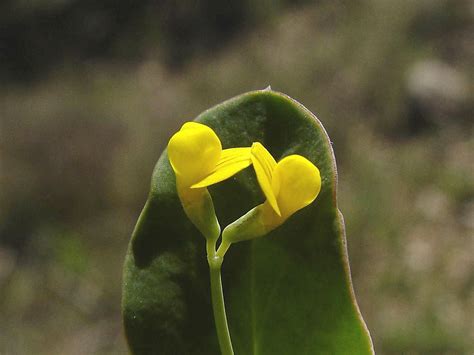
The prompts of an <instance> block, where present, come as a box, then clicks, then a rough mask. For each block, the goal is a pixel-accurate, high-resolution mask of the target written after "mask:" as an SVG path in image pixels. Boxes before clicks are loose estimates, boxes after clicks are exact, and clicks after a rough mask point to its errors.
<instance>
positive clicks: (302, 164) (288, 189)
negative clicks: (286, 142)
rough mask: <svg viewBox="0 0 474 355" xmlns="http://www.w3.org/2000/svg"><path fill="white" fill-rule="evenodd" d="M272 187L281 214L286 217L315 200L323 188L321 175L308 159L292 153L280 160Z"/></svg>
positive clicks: (274, 173)
mask: <svg viewBox="0 0 474 355" xmlns="http://www.w3.org/2000/svg"><path fill="white" fill-rule="evenodd" d="M272 187H273V189H274V191H275V193H276V196H277V201H278V206H279V207H280V210H281V216H282V217H283V218H285V219H286V218H288V217H289V216H291V215H292V214H293V213H295V212H296V211H298V210H300V209H302V208H303V207H305V206H307V205H309V204H310V203H311V202H313V201H314V200H315V198H316V197H317V196H318V194H319V191H320V190H321V176H320V174H319V170H318V168H317V167H316V166H314V164H313V163H311V162H310V161H309V160H308V159H306V158H304V157H302V156H301V155H290V156H288V157H286V158H284V159H282V160H281V161H279V162H278V164H277V166H276V168H275V170H274V172H273V183H272Z"/></svg>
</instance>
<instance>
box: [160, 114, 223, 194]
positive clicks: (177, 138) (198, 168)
mask: <svg viewBox="0 0 474 355" xmlns="http://www.w3.org/2000/svg"><path fill="white" fill-rule="evenodd" d="M221 151H222V145H221V142H220V140H219V138H218V137H217V135H216V134H215V132H214V131H213V130H212V129H211V128H209V127H207V126H205V125H203V124H200V123H197V122H187V123H185V124H184V125H183V127H181V130H180V131H179V132H177V133H176V134H175V135H174V136H173V137H171V139H170V141H169V143H168V157H169V161H170V163H171V166H172V167H173V170H174V171H175V173H176V175H177V177H178V178H179V179H180V180H181V183H182V184H183V185H185V186H191V185H192V184H194V183H196V182H198V181H200V180H202V179H203V178H204V177H205V176H206V175H208V174H209V173H210V172H212V171H213V169H214V168H215V166H216V164H217V162H218V161H219V158H220V156H221Z"/></svg>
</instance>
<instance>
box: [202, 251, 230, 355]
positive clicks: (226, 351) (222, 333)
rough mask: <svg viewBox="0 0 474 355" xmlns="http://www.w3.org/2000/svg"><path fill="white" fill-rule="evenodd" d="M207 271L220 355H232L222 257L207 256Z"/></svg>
mask: <svg viewBox="0 0 474 355" xmlns="http://www.w3.org/2000/svg"><path fill="white" fill-rule="evenodd" d="M208 262H209V271H210V274H211V298H212V308H213V310H214V321H215V323H216V331H217V338H218V339H219V346H220V348H221V353H222V355H234V350H233V349H232V341H231V340H230V333H229V327H228V325H227V316H226V314H225V305H224V294H223V292H222V281H221V265H222V258H221V257H219V256H217V255H216V256H214V257H208Z"/></svg>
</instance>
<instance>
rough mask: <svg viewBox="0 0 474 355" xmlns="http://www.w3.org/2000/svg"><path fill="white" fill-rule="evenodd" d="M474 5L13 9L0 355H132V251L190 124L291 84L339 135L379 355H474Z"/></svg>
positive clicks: (273, 2) (1, 124)
mask: <svg viewBox="0 0 474 355" xmlns="http://www.w3.org/2000/svg"><path fill="white" fill-rule="evenodd" d="M473 19H474V6H473V3H472V2H471V1H468V0H466V1H463V0H419V1H410V0H352V1H342V0H321V1H305V0H299V1H289V0H263V1H258V2H255V1H250V0H244V1H240V2H232V3H231V2H226V1H220V0H208V1H192V0H184V1H167V0H162V1H153V0H141V1H133V0H104V1H93V0H35V1H27V0H4V1H2V2H1V3H0V353H1V354H15V355H16V354H125V353H126V352H127V349H126V344H125V341H124V338H123V334H122V328H121V316H120V299H121V273H122V262H123V259H124V255H125V251H126V248H127V243H128V240H129V237H130V234H131V232H132V229H133V227H134V224H135V221H136V219H137V217H138V215H139V213H140V210H141V208H142V206H143V204H144V202H145V200H146V197H147V192H148V187H149V181H150V177H151V172H152V169H153V166H154V164H155V162H156V160H157V159H158V157H159V155H160V154H161V151H162V149H163V148H164V147H165V145H166V143H167V141H168V139H169V137H170V135H171V134H172V133H173V132H174V131H176V130H177V129H179V127H180V125H181V124H182V122H184V121H186V120H191V119H193V118H194V117H195V116H196V115H198V114H199V113H200V112H202V111H203V110H205V109H207V108H209V107H210V106H212V105H214V104H217V103H219V102H221V101H223V100H225V99H227V98H230V97H232V96H235V95H237V94H240V93H243V92H245V91H249V90H253V89H262V88H265V87H266V86H268V85H271V86H272V88H273V89H274V90H277V91H282V92H284V93H287V94H289V95H290V96H292V97H293V98H295V99H297V100H298V101H300V102H302V103H303V104H304V105H305V106H306V107H308V108H309V109H310V110H311V111H313V112H314V113H315V114H316V115H317V116H318V117H319V119H320V120H321V121H322V122H323V124H324V125H325V126H326V128H327V130H328V133H329V135H330V137H331V139H332V141H333V144H334V145H333V147H334V150H335V153H336V158H337V161H338V166H339V204H340V208H341V210H342V212H343V213H344V215H345V219H346V225H347V239H348V249H349V255H350V260H351V267H352V276H353V281H354V287H355V291H356V294H357V297H358V300H359V304H360V308H361V311H362V313H363V315H364V317H365V320H366V322H367V324H368V327H369V329H370V330H371V333H372V337H373V340H374V344H375V349H376V350H377V352H378V354H473V352H474V347H473V342H474V341H473V339H474V322H473V316H474V315H473V313H474V259H473V251H474V239H473V237H474V171H473V170H474V128H473V127H474V126H473V108H474V103H473V96H472V92H473V80H472V79H473V65H472V64H473V58H474V40H473V37H472V34H473V33H474V32H473V27H474V26H473V23H474V22H473Z"/></svg>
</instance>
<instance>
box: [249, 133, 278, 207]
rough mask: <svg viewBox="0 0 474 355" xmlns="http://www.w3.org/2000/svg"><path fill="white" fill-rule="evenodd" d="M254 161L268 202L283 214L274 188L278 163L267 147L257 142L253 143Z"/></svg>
mask: <svg viewBox="0 0 474 355" xmlns="http://www.w3.org/2000/svg"><path fill="white" fill-rule="evenodd" d="M251 158H252V163H253V166H254V169H255V173H256V175H257V180H258V183H259V184H260V188H261V189H262V191H263V193H264V194H265V197H266V198H267V200H268V202H269V203H270V205H271V206H272V208H273V209H274V210H275V212H276V213H277V214H278V215H281V213H280V209H279V206H278V203H277V200H276V197H275V193H274V192H273V188H272V179H273V171H274V170H275V168H276V166H277V164H276V162H275V159H273V157H272V155H271V154H270V153H269V152H268V150H266V149H265V147H264V146H263V145H262V144H260V143H258V142H256V143H254V144H252V157H251Z"/></svg>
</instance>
